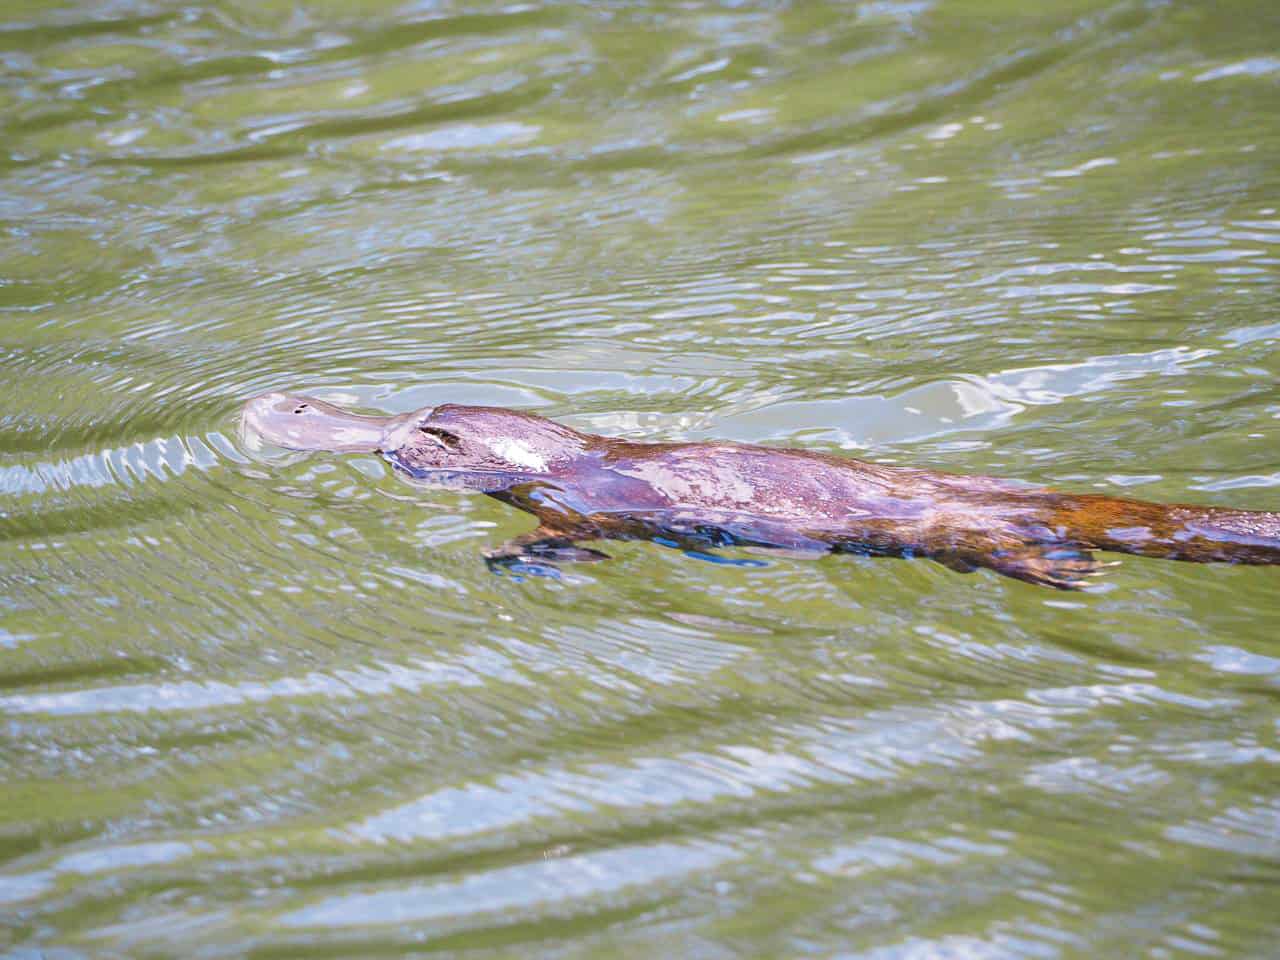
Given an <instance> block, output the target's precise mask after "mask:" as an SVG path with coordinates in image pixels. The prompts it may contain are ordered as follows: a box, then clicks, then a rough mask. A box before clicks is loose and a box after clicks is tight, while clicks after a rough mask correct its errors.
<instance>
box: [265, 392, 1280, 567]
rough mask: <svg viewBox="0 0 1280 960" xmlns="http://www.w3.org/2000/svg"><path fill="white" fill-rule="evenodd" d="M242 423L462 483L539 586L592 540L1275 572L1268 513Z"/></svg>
mask: <svg viewBox="0 0 1280 960" xmlns="http://www.w3.org/2000/svg"><path fill="white" fill-rule="evenodd" d="M242 426H243V429H244V431H245V433H246V435H249V436H252V437H254V438H255V439H258V440H262V441H266V442H267V443H271V444H274V445H276V446H280V447H284V448H287V449H290V450H311V451H329V452H335V453H376V454H378V455H380V456H382V457H383V458H384V459H386V460H387V461H388V462H389V463H390V464H391V465H392V466H393V467H394V468H395V469H396V470H397V471H398V472H400V473H402V474H404V475H405V476H407V477H409V478H411V479H414V480H418V481H425V482H440V483H447V484H449V485H452V486H458V485H462V486H465V487H468V488H470V489H474V490H478V491H482V492H484V493H486V494H488V495H489V496H491V497H494V498H495V499H498V500H501V501H502V502H504V503H508V504H511V505H512V506H515V507H518V508H519V509H521V510H524V511H526V512H528V513H531V514H533V515H534V516H535V517H536V518H537V520H538V527H537V529H536V530H533V531H531V532H530V533H528V534H525V535H524V536H521V537H517V538H516V539H515V540H512V541H511V542H509V543H507V544H504V545H503V546H502V547H500V548H498V549H497V550H494V551H491V552H489V553H488V554H487V555H486V560H487V562H488V563H489V565H490V567H491V568H493V569H503V568H509V569H512V570H515V571H519V572H525V573H532V574H536V575H555V572H556V566H555V565H556V564H557V563H558V562H565V561H575V560H577V561H596V560H603V559H607V554H604V553H601V552H600V551H598V550H592V549H589V548H586V547H581V546H578V544H579V543H581V542H584V541H593V540H603V539H612V540H653V541H657V542H660V543H663V544H665V545H675V546H678V547H682V548H684V549H686V550H688V551H690V552H694V553H697V554H699V555H702V556H708V555H709V554H708V551H709V550H712V549H715V548H717V547H728V546H735V545H736V546H747V547H758V548H774V549H780V550H792V551H795V550H799V551H805V552H834V553H856V554H864V555H870V556H897V557H929V558H931V559H933V560H936V561H938V562H939V563H942V564H944V565H945V566H947V567H950V568H951V569H953V570H959V571H965V572H967V571H970V570H974V569H977V568H979V567H985V568H987V569H990V570H994V571H996V572H997V573H1001V574H1004V575H1005V576H1009V577H1014V578H1016V579H1019V580H1024V581H1027V582H1029V583H1036V584H1042V585H1044V586H1050V587H1057V588H1058V589H1062V590H1075V589H1080V588H1082V587H1084V586H1086V585H1087V584H1088V583H1089V582H1090V578H1091V577H1094V576H1096V575H1098V574H1099V573H1100V572H1101V571H1102V570H1103V568H1104V567H1106V566H1108V564H1104V563H1101V562H1099V561H1098V560H1097V559H1096V558H1095V557H1094V555H1093V553H1092V551H1095V550H1106V551H1113V552H1117V553H1129V554H1137V555H1140V556H1145V557H1160V558H1164V559H1169V560H1186V561H1192V562H1197V563H1212V562H1221V563H1245V564H1280V513H1271V512H1263V511H1249V510H1232V509H1226V508H1220V507H1204V506H1191V505H1186V504H1163V503H1151V502H1147V501H1142V500H1131V499H1127V498H1122V497H1110V496H1106V495H1102V494H1075V493H1063V492H1059V491H1056V490H1051V489H1048V488H1043V487H1029V486H1026V485H1023V484H1020V483H1015V482H1012V481H1008V480H1000V479H997V478H994V477H982V476H962V475H959V474H948V473H940V472H936V471H931V470H918V469H911V468H908V467H897V466H888V465H886V464H878V463H872V462H867V461H861V460H854V459H851V458H848V457H838V456H832V455H829V454H824V453H817V452H813V451H807V450H790V449H777V448H772V447H761V446H755V445H752V444H744V443H724V442H694V443H636V442H633V441H629V440H621V439H617V438H612V437H603V436H597V435H595V434H590V433H582V432H580V431H577V430H573V429H571V428H569V427H566V426H564V425H562V424H559V423H556V422H555V421H552V420H548V419H546V418H544V417H539V416H536V415H534V414H529V413H521V412H519V411H515V410H506V409H502V408H500V407H470V406H461V405H458V404H444V405H441V406H438V407H427V408H425V409H422V410H418V411H415V412H413V413H407V414H402V415H399V416H392V417H376V416H365V415H361V414H356V413H351V412H349V411H347V410H343V409H342V408H340V407H336V406H334V405H333V404H329V403H325V402H324V401H322V400H316V399H314V398H311V397H304V396H297V395H291V394H285V393H269V394H265V395H263V396H260V397H257V398H255V399H253V400H250V401H249V403H248V404H246V406H245V408H244V413H243V417H242Z"/></svg>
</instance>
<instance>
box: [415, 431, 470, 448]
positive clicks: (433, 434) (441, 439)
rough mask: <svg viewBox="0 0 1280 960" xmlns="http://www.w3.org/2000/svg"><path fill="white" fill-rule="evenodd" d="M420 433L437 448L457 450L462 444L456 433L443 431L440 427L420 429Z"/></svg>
mask: <svg viewBox="0 0 1280 960" xmlns="http://www.w3.org/2000/svg"><path fill="white" fill-rule="evenodd" d="M418 432H419V433H420V434H422V435H423V436H424V437H425V438H427V439H429V440H430V441H431V442H432V443H434V444H435V445H436V446H438V447H442V448H443V449H445V450H457V449H458V447H459V446H460V445H461V443H462V441H461V440H460V439H459V438H458V435H457V434H456V433H450V432H449V431H448V430H441V429H440V428H439V427H419V428H418Z"/></svg>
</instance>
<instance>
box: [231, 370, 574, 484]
mask: <svg viewBox="0 0 1280 960" xmlns="http://www.w3.org/2000/svg"><path fill="white" fill-rule="evenodd" d="M241 422H242V426H243V430H244V434H245V436H246V438H250V439H251V440H254V441H265V442H266V443H270V444H273V445H275V446H278V447H284V448H286V449H288V450H328V451H332V452H335V453H380V454H382V456H383V457H385V458H386V460H387V461H388V462H390V463H391V464H392V465H393V466H394V467H396V468H397V469H398V470H400V471H401V472H402V473H405V474H407V475H408V476H410V477H412V478H414V479H418V480H433V481H442V482H456V481H457V479H458V478H459V477H460V476H461V475H463V474H477V475H485V476H502V477H513V476H514V477H538V476H545V475H547V474H550V473H552V472H554V470H555V468H556V466H557V465H559V464H563V463H564V462H566V461H568V460H570V459H572V458H573V457H574V456H576V455H577V454H578V453H580V452H581V451H582V449H583V447H584V446H585V443H586V440H587V438H586V437H585V436H583V435H582V434H580V433H578V432H577V431H575V430H571V429H569V428H568V427H563V426H561V425H560V424H558V423H554V422H553V421H551V420H547V419H545V418H543V417H539V416H535V415H533V414H529V413H519V412H517V411H515V410H504V409H502V408H501V407H463V406H458V405H457V404H452V403H449V404H444V405H443V406H439V407H426V408H424V409H422V410H418V411H415V412H413V413H406V414H401V415H400V416H396V417H367V416H362V415H360V414H356V413H350V412H348V411H346V410H343V409H342V408H340V407H335V406H334V405H333V404H331V403H325V402H324V401H323V400H316V399H315V398H314V397H305V396H300V395H297V394H286V393H268V394H264V395H263V396H260V397H255V398H254V399H253V400H250V401H249V402H248V403H247V404H245V408H244V414H243V416H242V418H241ZM468 485H471V484H468Z"/></svg>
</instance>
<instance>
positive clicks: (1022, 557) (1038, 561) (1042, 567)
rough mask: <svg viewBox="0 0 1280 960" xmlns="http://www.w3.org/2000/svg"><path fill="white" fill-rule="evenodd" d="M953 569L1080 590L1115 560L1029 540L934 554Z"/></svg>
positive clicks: (1113, 564) (1043, 585)
mask: <svg viewBox="0 0 1280 960" xmlns="http://www.w3.org/2000/svg"><path fill="white" fill-rule="evenodd" d="M934 559H935V560H937V561H938V562H939V563H941V564H942V565H943V566H946V567H950V568H951V569H952V570H959V571H961V572H968V571H970V570H974V569H976V568H978V567H986V568H987V569H988V570H994V571H995V572H996V573H1000V574H1003V575H1004V576H1006V577H1012V578H1013V579H1015V580H1022V581H1025V582H1026V583H1034V584H1036V585H1038V586H1042V587H1053V588H1054V589H1056V590H1083V589H1085V588H1086V587H1088V586H1091V585H1092V584H1093V582H1094V578H1095V577H1099V576H1101V575H1102V574H1103V573H1105V572H1106V569H1107V568H1108V567H1114V566H1115V565H1116V564H1115V563H1103V562H1102V561H1100V560H1098V559H1096V558H1095V557H1094V555H1093V554H1092V553H1090V552H1089V551H1088V550H1085V549H1083V548H1081V547H1077V546H1074V545H1072V544H1065V543H1047V544H1046V543H1028V544H1024V545H1019V546H1016V547H1009V548H1002V549H995V550H991V551H990V552H985V551H984V552H979V551H964V552H956V553H947V554H940V555H938V556H936V557H934Z"/></svg>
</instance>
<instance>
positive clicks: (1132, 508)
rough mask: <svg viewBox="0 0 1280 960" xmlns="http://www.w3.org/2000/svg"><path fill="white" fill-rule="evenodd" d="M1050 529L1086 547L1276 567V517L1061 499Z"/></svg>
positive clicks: (1279, 560) (1279, 530)
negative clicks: (1274, 565) (1053, 528)
mask: <svg viewBox="0 0 1280 960" xmlns="http://www.w3.org/2000/svg"><path fill="white" fill-rule="evenodd" d="M1053 526H1054V527H1055V528H1056V529H1058V530H1060V531H1061V532H1062V535H1063V536H1064V539H1066V540H1068V541H1070V542H1073V543H1077V544H1079V545H1080V546H1082V547H1085V548H1093V549H1097V550H1112V551H1115V552H1117V553H1133V554H1138V555H1139V556H1143V557H1159V558H1162V559H1166V560H1189V561H1191V562H1193V563H1249V564H1271V563H1274V564H1280V513H1270V512H1264V511H1260V510H1229V509H1225V508H1221V507H1198V506H1191V505H1189V504H1180V503H1169V504H1166V503H1149V502H1146V501H1142V500H1127V499H1123V498H1120V497H1108V496H1102V495H1097V494H1084V495H1063V496H1061V499H1060V501H1059V503H1058V509H1057V510H1056V511H1055V517H1054V521H1053Z"/></svg>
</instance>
